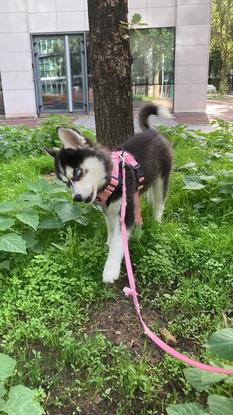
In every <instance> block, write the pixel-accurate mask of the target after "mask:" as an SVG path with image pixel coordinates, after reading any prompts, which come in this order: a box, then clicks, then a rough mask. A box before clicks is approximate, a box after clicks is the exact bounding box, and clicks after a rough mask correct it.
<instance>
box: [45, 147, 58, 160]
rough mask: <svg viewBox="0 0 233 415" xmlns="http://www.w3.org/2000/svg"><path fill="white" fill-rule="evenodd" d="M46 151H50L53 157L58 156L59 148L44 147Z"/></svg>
mask: <svg viewBox="0 0 233 415" xmlns="http://www.w3.org/2000/svg"><path fill="white" fill-rule="evenodd" d="M44 150H45V151H46V153H48V154H49V155H50V156H51V157H54V158H55V157H56V155H57V153H58V149H57V148H45V149H44Z"/></svg>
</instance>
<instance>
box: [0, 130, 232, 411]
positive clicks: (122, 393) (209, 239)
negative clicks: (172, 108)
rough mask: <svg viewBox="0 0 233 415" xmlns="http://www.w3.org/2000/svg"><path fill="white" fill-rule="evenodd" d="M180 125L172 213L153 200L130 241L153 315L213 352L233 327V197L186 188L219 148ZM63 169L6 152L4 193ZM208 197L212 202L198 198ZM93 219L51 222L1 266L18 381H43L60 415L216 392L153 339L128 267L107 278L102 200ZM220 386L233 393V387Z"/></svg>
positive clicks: (2, 316) (4, 332) (220, 164)
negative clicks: (138, 309)
mask: <svg viewBox="0 0 233 415" xmlns="http://www.w3.org/2000/svg"><path fill="white" fill-rule="evenodd" d="M182 134H184V137H183V138H184V139H183V138H182ZM170 135H171V138H172V139H173V142H174V150H175V165H174V172H173V175H172V180H171V184H170V192H169V196H168V200H167V204H166V210H165V215H164V221H163V223H162V224H161V225H158V224H156V223H154V221H153V220H152V214H151V210H150V208H149V207H148V205H147V203H146V200H145V199H144V200H143V201H142V213H143V217H144V225H143V228H142V229H141V230H136V231H135V232H134V234H133V236H132V239H131V242H130V250H131V254H132V260H133V264H134V269H135V276H136V280H137V285H138V287H139V288H138V289H139V292H140V294H141V295H142V297H141V301H142V308H143V314H144V315H145V317H146V318H145V319H146V320H147V321H148V322H149V324H150V325H151V327H152V328H153V329H155V330H156V332H157V333H160V329H161V328H163V327H166V328H167V329H168V330H169V331H170V332H171V333H172V334H173V335H174V336H175V337H176V340H177V348H178V349H180V350H181V351H185V352H188V354H189V355H192V356H195V357H197V358H198V357H199V358H203V359H204V360H205V361H207V360H208V359H209V355H208V354H207V353H206V352H205V350H204V349H202V348H201V344H202V343H203V342H204V341H205V340H206V339H207V337H208V335H209V334H210V333H212V332H213V331H215V330H216V329H218V328H221V327H224V324H225V323H224V319H223V313H224V315H225V317H226V319H227V322H228V325H229V326H233V318H232V288H233V259H232V258H233V255H232V253H233V252H232V251H233V248H232V247H233V227H232V216H233V209H232V202H231V200H230V199H229V198H226V199H224V202H223V203H220V204H215V203H212V202H211V201H210V197H211V195H212V193H213V192H215V191H216V187H214V186H213V187H206V188H204V189H201V190H197V191H191V190H185V189H184V188H183V187H184V183H183V176H184V174H187V173H184V171H183V170H182V169H180V168H181V167H182V166H183V165H185V164H186V163H189V162H195V163H196V166H197V169H198V170H197V172H199V171H202V170H203V169H207V167H206V166H207V165H206V161H207V159H208V158H209V152H210V151H212V149H211V150H210V149H209V146H207V147H208V148H206V147H203V146H202V145H200V144H199V143H196V142H195V144H194V142H193V141H192V139H191V138H190V137H189V138H188V139H185V137H186V136H185V133H184V132H183V133H182V132H181V131H178V132H176V131H174V130H172V131H170ZM179 137H181V138H179ZM214 139H216V137H215V138H214ZM212 144H213V143H212ZM207 164H208V163H207ZM208 166H209V167H208V169H209V170H208V171H209V172H210V171H212V173H214V172H216V171H219V170H222V169H225V168H228V169H229V163H228V161H227V160H225V159H224V158H216V159H214V160H212V162H211V164H208ZM51 169H52V164H51V160H50V158H49V157H48V156H46V155H38V156H37V157H29V158H20V157H15V158H14V159H13V160H12V161H10V162H7V163H5V162H2V163H1V169H0V175H1V180H0V195H1V200H10V199H14V198H15V197H16V196H18V195H19V194H20V193H21V192H23V191H25V189H26V181H27V180H33V179H36V178H37V177H38V176H39V175H44V174H47V173H48V172H50V171H51ZM197 172H195V173H194V174H196V173H197ZM203 200H204V209H203V208H200V209H198V208H196V207H195V206H196V205H197V204H202V203H203ZM88 217H89V225H88V226H82V225H81V224H78V223H77V224H74V225H71V224H68V225H67V226H65V227H64V228H63V229H62V230H60V231H59V230H53V231H51V230H48V231H47V235H46V237H44V241H43V249H42V250H41V251H40V252H37V253H35V252H29V253H28V255H27V256H26V255H21V254H17V255H16V254H10V255H9V258H10V260H11V265H10V269H9V270H2V271H0V295H1V309H0V346H1V347H0V351H1V352H4V353H8V354H9V355H12V356H14V357H15V358H16V359H17V372H16V373H15V376H14V379H13V383H15V384H17V383H19V382H22V383H24V384H26V385H27V386H29V387H30V388H42V389H43V393H41V399H42V400H43V401H44V407H45V409H46V410H47V413H48V414H49V415H58V414H69V415H76V414H86V415H87V414H101V415H105V414H110V413H111V414H114V415H128V414H130V415H133V414H135V415H136V414H137V415H152V414H153V415H154V414H161V413H166V407H167V405H168V404H172V403H181V402H186V401H190V400H191V401H194V400H195V399H197V400H198V401H199V402H203V401H205V399H206V395H205V392H202V393H200V392H196V391H194V390H193V389H192V388H191V387H190V385H188V384H187V382H186V381H185V378H184V376H183V368H184V366H183V364H181V363H180V362H178V361H176V360H174V359H172V358H171V357H169V356H167V355H164V354H160V352H159V351H158V350H157V349H156V348H155V347H154V346H152V345H150V344H149V342H147V340H146V339H145V337H144V335H143V331H142V329H141V328H140V327H139V326H138V325H137V321H136V317H135V315H134V311H133V308H132V307H131V305H130V300H129V299H127V300H126V299H124V298H123V295H122V288H123V287H124V286H125V285H126V284H127V282H126V277H125V275H124V270H122V279H121V280H120V281H119V282H118V283H116V284H115V285H114V286H106V285H104V284H103V283H102V281H101V273H102V269H103V265H104V261H105V257H106V247H105V239H106V230H105V225H104V220H103V218H102V216H101V214H100V213H99V211H97V210H95V209H92V210H91V212H90V213H89V214H88ZM43 235H45V234H43ZM116 310H117V311H116ZM218 388H220V391H221V392H222V393H224V394H225V395H226V396H229V397H230V396H231V394H232V387H231V386H230V385H225V386H218Z"/></svg>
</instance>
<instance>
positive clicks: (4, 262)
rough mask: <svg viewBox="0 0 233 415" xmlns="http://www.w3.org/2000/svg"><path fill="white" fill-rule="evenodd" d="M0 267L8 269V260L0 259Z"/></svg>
mask: <svg viewBox="0 0 233 415" xmlns="http://www.w3.org/2000/svg"><path fill="white" fill-rule="evenodd" d="M0 269H10V261H7V260H6V261H2V262H0Z"/></svg>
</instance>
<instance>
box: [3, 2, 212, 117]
mask: <svg viewBox="0 0 233 415" xmlns="http://www.w3.org/2000/svg"><path fill="white" fill-rule="evenodd" d="M210 2H211V0H128V5H129V19H130V17H131V16H132V15H133V14H134V13H140V14H141V16H142V19H143V21H144V22H145V23H147V26H146V27H174V26H177V32H176V71H175V111H176V112H190V111H191V112H194V111H196V112H202V111H204V110H205V99H206V85H207V71H208V44H209V21H210ZM86 30H88V13H87V0H9V1H1V2H0V72H1V77H2V86H3V93H4V103H5V113H6V117H17V116H36V102H35V88H34V82H33V70H32V57H31V44H30V34H36V33H56V32H75V31H76V32H77V31H86Z"/></svg>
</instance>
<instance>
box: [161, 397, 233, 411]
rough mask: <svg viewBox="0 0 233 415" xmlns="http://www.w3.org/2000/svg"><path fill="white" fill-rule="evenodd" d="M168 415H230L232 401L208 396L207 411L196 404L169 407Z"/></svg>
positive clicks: (232, 409)
mask: <svg viewBox="0 0 233 415" xmlns="http://www.w3.org/2000/svg"><path fill="white" fill-rule="evenodd" d="M167 414H168V415H232V414H233V399H229V398H225V397H224V396H218V395H210V396H209V397H208V409H207V410H205V409H204V408H203V407H201V406H200V405H198V404H196V403H187V404H183V405H182V404H181V405H171V406H170V407H168V408H167Z"/></svg>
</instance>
